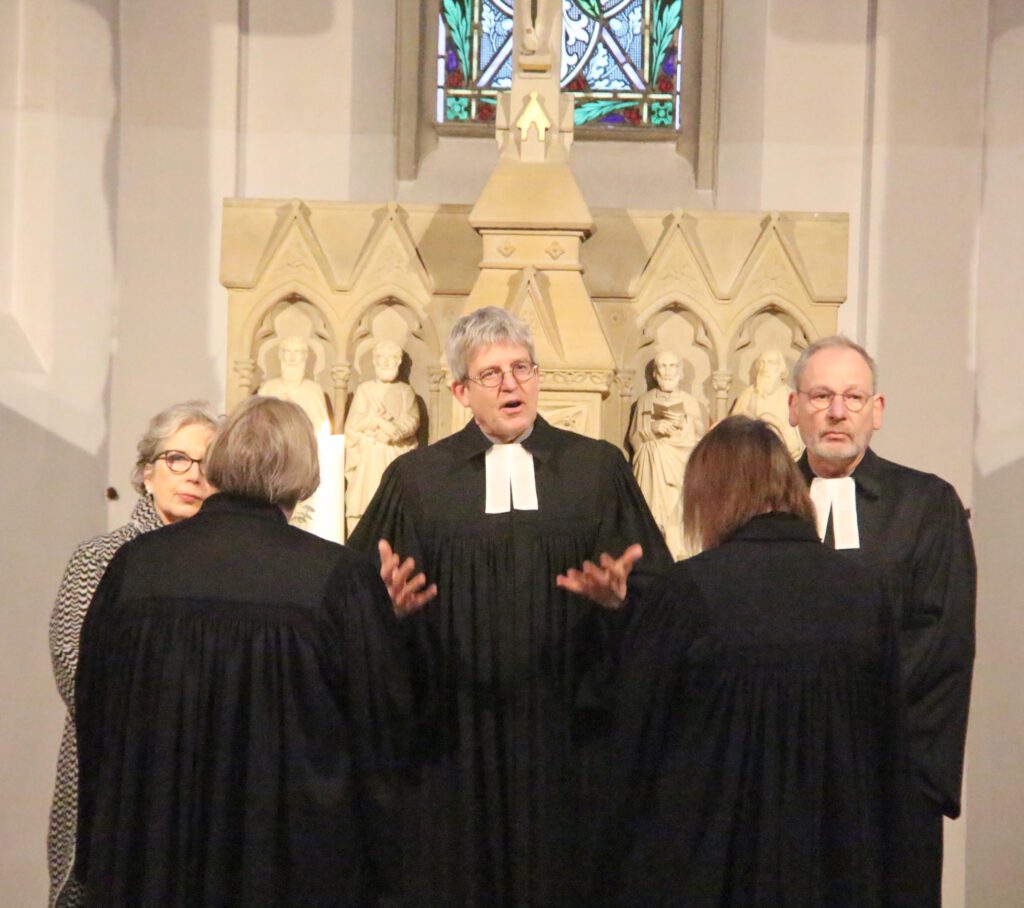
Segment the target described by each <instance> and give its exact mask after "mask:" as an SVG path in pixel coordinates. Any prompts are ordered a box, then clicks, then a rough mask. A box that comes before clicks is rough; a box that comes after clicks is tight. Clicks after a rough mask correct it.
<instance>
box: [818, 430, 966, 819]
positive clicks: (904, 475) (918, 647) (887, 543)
mask: <svg viewBox="0 0 1024 908" xmlns="http://www.w3.org/2000/svg"><path fill="white" fill-rule="evenodd" d="M800 468H801V470H802V471H803V473H804V476H805V477H806V478H807V481H808V483H810V481H811V480H812V479H813V476H814V474H813V472H812V471H811V468H810V465H809V464H808V462H807V454H806V453H805V454H804V456H803V457H802V458H801V460H800ZM853 480H854V483H855V485H856V492H857V523H858V528H859V533H860V548H859V549H846V550H843V551H842V552H841V554H843V555H845V556H847V557H849V558H852V559H854V560H855V561H857V562H859V563H861V564H864V565H867V566H868V567H871V568H873V569H876V570H880V571H882V572H883V573H884V574H886V575H887V576H888V578H889V579H890V581H892V582H893V583H894V584H895V586H896V587H897V589H898V590H899V591H900V592H901V594H902V595H901V605H900V615H899V627H900V636H899V646H900V656H901V659H902V664H903V676H904V687H905V691H906V698H907V713H908V722H909V748H910V754H911V758H912V762H913V767H914V770H915V775H916V781H917V784H918V786H919V787H920V789H921V790H922V791H923V793H924V794H925V795H926V796H927V797H928V799H929V800H931V801H932V802H934V803H935V804H936V805H937V807H938V809H939V810H941V811H942V812H943V813H945V814H946V816H949V817H956V816H959V814H960V783H961V777H962V775H963V760H964V742H965V738H966V734H967V708H968V705H969V701H970V693H971V673H972V670H973V665H974V608H975V589H976V569H975V562H974V546H973V543H972V542H971V531H970V528H969V526H968V523H967V513H966V511H965V510H964V507H963V505H962V504H961V503H960V499H959V498H958V497H957V494H956V491H955V490H954V489H953V487H952V486H951V485H950V484H949V483H948V482H946V481H945V480H943V479H940V478H939V477H938V476H935V475H933V474H930V473H923V472H921V471H919V470H913V469H910V468H909V467H904V466H901V465H900V464H896V463H893V462H891V461H888V460H885V459H883V458H881V457H879V456H878V455H877V454H875V453H874V451H872V450H871V449H870V448H869V449H868V450H867V451H866V452H865V453H864V458H863V459H862V460H861V462H860V463H859V464H858V465H857V468H856V469H855V470H854V472H853Z"/></svg>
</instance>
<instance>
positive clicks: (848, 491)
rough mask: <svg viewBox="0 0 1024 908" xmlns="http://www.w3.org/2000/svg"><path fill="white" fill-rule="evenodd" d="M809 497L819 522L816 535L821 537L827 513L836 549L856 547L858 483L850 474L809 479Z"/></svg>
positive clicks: (823, 534) (823, 532)
mask: <svg viewBox="0 0 1024 908" xmlns="http://www.w3.org/2000/svg"><path fill="white" fill-rule="evenodd" d="M811 501H813V502H814V512H815V516H816V518H817V523H818V538H819V539H822V540H824V538H825V531H826V529H827V528H828V515H829V512H831V514H832V536H833V537H834V539H835V545H836V548H837V549H859V548H860V528H859V527H858V524H857V486H856V485H855V484H854V481H853V477H852V476H841V477H839V478H838V479H823V478H822V477H820V476H816V477H815V478H814V479H812V480H811Z"/></svg>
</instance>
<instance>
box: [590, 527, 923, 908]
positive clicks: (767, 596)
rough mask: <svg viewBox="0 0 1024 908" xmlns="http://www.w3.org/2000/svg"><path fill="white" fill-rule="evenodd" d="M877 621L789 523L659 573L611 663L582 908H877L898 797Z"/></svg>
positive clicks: (849, 577)
mask: <svg viewBox="0 0 1024 908" xmlns="http://www.w3.org/2000/svg"><path fill="white" fill-rule="evenodd" d="M892 610H893V604H892V602H891V599H890V596H889V594H888V591H887V586H886V584H885V583H884V582H883V581H882V580H881V579H880V578H878V577H877V576H876V575H874V574H873V573H871V572H868V571H866V570H864V569H863V568H861V567H859V566H858V565H855V564H852V563H851V562H850V561H849V560H847V559H845V558H842V557H840V556H839V555H838V554H837V553H836V552H834V551H831V550H829V549H828V548H826V547H825V546H823V545H821V544H820V542H819V541H818V538H817V535H816V533H815V529H814V527H813V526H812V525H811V524H809V523H806V522H804V521H802V520H800V519H798V518H796V517H794V516H792V515H789V514H766V515H762V516H759V517H755V518H754V519H753V520H751V521H750V522H749V523H748V524H747V525H746V526H744V527H741V528H740V529H739V530H738V531H737V532H736V533H735V534H734V535H733V536H732V537H731V538H730V539H728V540H727V541H725V542H724V543H723V544H722V545H720V546H718V547H716V548H714V549H711V550H709V551H706V552H703V553H702V554H700V555H697V556H695V557H693V558H690V559H688V560H686V561H681V562H679V563H678V564H676V565H675V566H674V567H673V568H671V570H670V571H669V572H668V574H667V575H666V577H665V578H664V579H663V580H662V581H661V582H659V583H658V584H657V585H656V587H655V589H654V590H653V591H652V592H651V593H650V594H649V595H648V596H647V597H646V598H645V600H644V601H643V602H642V603H641V604H640V605H639V607H638V608H637V609H636V612H635V616H634V620H633V622H632V623H631V626H630V628H629V633H628V634H627V636H626V638H625V641H624V643H623V646H622V652H621V664H620V674H619V678H618V683H617V684H616V690H617V694H618V697H619V698H620V702H619V709H618V715H617V723H616V726H617V734H616V751H615V753H616V756H615V760H614V761H613V765H614V766H615V767H616V768H617V770H618V771H619V772H620V773H621V776H622V778H621V781H620V782H619V783H618V784H615V785H612V786H609V789H610V790H609V798H608V799H609V801H610V802H611V804H613V805H615V809H614V810H612V811H611V812H610V813H611V819H610V820H609V821H608V822H607V823H606V824H605V827H604V829H605V831H604V834H603V836H602V837H601V841H600V842H599V845H598V848H601V849H603V850H604V854H603V855H602V860H601V861H600V862H599V863H600V864H601V866H602V867H603V869H604V873H605V876H604V879H603V880H602V881H601V882H603V884H604V886H605V889H606V892H605V893H604V898H596V899H594V900H593V901H590V902H586V903H585V904H595V905H596V904H605V903H606V902H610V903H611V904H614V905H616V906H622V905H629V906H636V908H655V906H663V908H677V906H686V908H725V906H735V908H751V906H791V908H825V906H828V908H840V906H848V908H870V906H881V905H888V904H890V902H889V900H888V899H889V891H890V890H889V884H888V874H887V865H886V856H887V854H888V853H889V848H888V845H889V841H890V839H889V837H890V835H891V834H892V833H893V832H895V831H896V827H894V825H893V824H892V823H891V817H892V816H893V815H894V814H895V813H896V812H897V811H898V810H899V807H900V804H901V802H902V791H903V790H904V788H905V785H906V781H905V779H906V775H905V769H904V766H905V761H904V760H903V758H902V753H903V751H902V734H903V723H902V699H901V696H900V691H899V684H900V674H899V665H898V657H897V653H896V641H895V626H894V620H893V611H892ZM581 904H582V903H581Z"/></svg>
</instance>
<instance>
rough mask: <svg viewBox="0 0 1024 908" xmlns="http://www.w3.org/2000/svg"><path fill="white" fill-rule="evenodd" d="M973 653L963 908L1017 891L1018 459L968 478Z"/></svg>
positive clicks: (1023, 562)
mask: <svg viewBox="0 0 1024 908" xmlns="http://www.w3.org/2000/svg"><path fill="white" fill-rule="evenodd" d="M973 513H974V516H973V519H972V521H971V524H972V530H973V532H974V546H975V551H976V553H977V556H978V619H977V626H978V652H977V659H976V662H975V669H974V688H973V690H972V693H971V714H970V720H969V728H968V735H967V778H966V780H965V789H964V793H965V805H966V815H965V818H964V820H961V822H965V821H966V823H967V894H968V904H969V905H1009V904H1013V903H1014V902H1015V901H1017V900H1018V899H1019V898H1020V893H1021V892H1024V863H1022V862H1021V860H1020V843H1021V841H1024V760H1022V759H1021V754H1024V710H1022V709H1021V706H1020V700H1021V688H1022V686H1024V675H1022V672H1021V641H1024V559H1022V558H1021V552H1024V457H1021V458H1019V459H1018V460H1016V461H1014V462H1013V463H1012V464H1010V465H1008V466H1005V467H1003V468H1002V469H1000V470H997V471H996V472H994V473H992V474H990V475H988V476H982V475H981V474H980V473H975V476H974V507H973Z"/></svg>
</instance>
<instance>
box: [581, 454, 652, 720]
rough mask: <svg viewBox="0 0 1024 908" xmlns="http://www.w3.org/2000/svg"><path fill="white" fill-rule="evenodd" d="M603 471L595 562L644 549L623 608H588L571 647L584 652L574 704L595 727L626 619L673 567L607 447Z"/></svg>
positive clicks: (638, 495) (628, 477) (622, 466)
mask: <svg viewBox="0 0 1024 908" xmlns="http://www.w3.org/2000/svg"><path fill="white" fill-rule="evenodd" d="M606 469H608V471H609V472H610V477H609V486H608V488H609V494H608V501H607V503H606V505H605V508H604V513H603V514H602V516H601V524H600V527H599V530H598V535H597V541H596V545H595V547H594V551H593V553H592V558H593V559H595V560H596V559H597V558H598V557H599V556H600V555H601V553H602V552H607V553H608V554H610V555H612V556H613V557H615V558H617V557H619V556H620V555H621V554H622V553H623V552H624V551H625V550H626V549H627V548H628V547H629V546H631V545H633V544H634V543H639V544H640V545H641V546H643V550H644V554H643V557H642V558H641V559H640V560H639V561H637V562H636V564H634V565H633V571H632V573H631V574H630V575H629V580H628V582H627V591H626V601H625V603H624V604H623V606H622V608H620V609H617V610H615V611H609V610H608V609H605V608H601V607H600V606H597V605H593V604H590V605H589V607H590V609H591V615H592V620H591V621H590V622H589V623H588V624H587V625H586V630H587V632H586V633H582V632H581V633H580V635H579V637H578V640H577V643H576V646H577V649H578V650H584V649H585V650H587V653H586V657H585V658H583V656H582V653H581V654H580V655H581V660H580V661H581V664H585V665H587V666H588V669H587V671H586V672H585V673H584V675H583V676H582V678H581V682H580V685H579V688H578V691H577V699H576V706H577V709H578V710H579V711H580V712H581V713H583V714H589V715H591V716H592V717H593V721H597V722H598V727H600V726H601V723H604V722H607V721H608V718H609V713H610V707H609V704H610V702H611V700H612V698H613V694H612V690H613V688H614V686H615V683H616V681H615V678H616V673H617V666H618V660H619V652H620V649H621V645H622V636H623V634H624V633H625V632H626V628H627V626H628V624H629V622H630V621H631V620H632V617H631V615H632V613H633V611H634V610H635V609H636V607H637V602H638V601H639V599H640V598H641V597H642V596H643V594H644V593H645V591H647V590H648V589H649V588H650V587H651V586H652V584H654V583H655V582H656V581H657V580H658V578H659V577H661V575H662V574H664V572H665V571H666V570H667V569H668V568H669V566H670V565H671V564H672V556H671V555H670V554H669V551H668V548H667V546H666V545H665V540H664V538H663V537H662V535H661V532H660V530H659V529H658V526H657V524H656V523H655V522H654V518H653V517H652V516H651V512H650V509H649V508H648V507H647V502H646V501H645V499H644V496H643V493H642V492H641V491H640V487H639V486H638V485H637V484H636V480H635V479H634V478H633V474H632V472H630V469H629V465H628V464H627V463H626V460H625V458H624V457H622V455H621V454H620V453H619V451H618V450H617V449H614V448H612V447H611V446H610V445H609V463H608V466H607V467H606ZM602 716H603V718H601V717H602Z"/></svg>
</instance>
